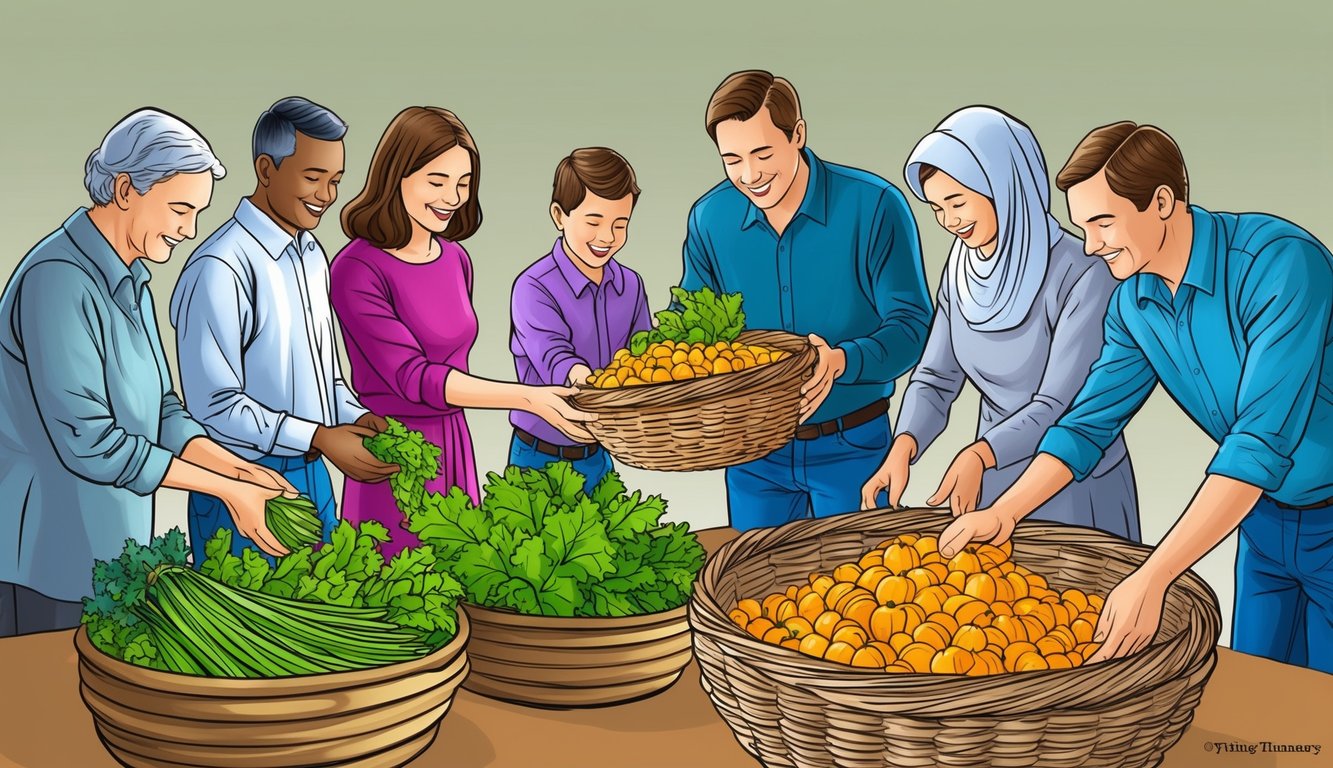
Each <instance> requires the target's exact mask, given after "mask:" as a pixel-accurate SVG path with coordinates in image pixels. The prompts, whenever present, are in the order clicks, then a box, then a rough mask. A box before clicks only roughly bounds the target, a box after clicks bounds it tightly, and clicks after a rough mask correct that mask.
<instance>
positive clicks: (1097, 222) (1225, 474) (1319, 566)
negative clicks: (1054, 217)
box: [940, 122, 1333, 672]
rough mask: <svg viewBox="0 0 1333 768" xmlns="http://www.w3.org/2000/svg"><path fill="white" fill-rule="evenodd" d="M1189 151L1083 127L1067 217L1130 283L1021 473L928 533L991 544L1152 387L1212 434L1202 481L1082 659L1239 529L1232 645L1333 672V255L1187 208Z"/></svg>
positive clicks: (1107, 650) (1067, 177) (1147, 612)
mask: <svg viewBox="0 0 1333 768" xmlns="http://www.w3.org/2000/svg"><path fill="white" fill-rule="evenodd" d="M1186 179H1187V174H1186V170H1185V162H1184V159H1183V158H1182V157H1181V154H1180V150H1179V148H1178V147H1177V146H1176V144H1175V142H1174V141H1172V140H1171V138H1170V137H1169V136H1167V135H1166V134H1165V133H1163V132H1162V131H1161V130H1159V129H1157V128H1154V127H1152V126H1138V125H1135V124H1134V123H1128V122H1126V123H1116V124H1114V125H1109V126H1105V127H1102V128H1098V129H1097V130H1095V131H1093V132H1092V133H1090V134H1088V136H1087V137H1086V138H1084V140H1083V142H1082V143H1081V144H1079V146H1078V148H1077V149H1075V150H1074V154H1073V156H1072V157H1071V158H1070V160H1069V162H1068V163H1067V164H1066V165H1065V168H1064V170H1062V171H1061V172H1060V175H1059V177H1058V178H1057V182H1056V184H1057V186H1059V188H1060V189H1061V190H1063V191H1065V192H1066V193H1067V195H1068V199H1069V214H1070V218H1071V219H1072V220H1073V221H1074V223H1076V224H1078V225H1079V226H1080V227H1082V228H1083V230H1084V232H1085V233H1086V249H1087V251H1088V253H1089V254H1093V255H1097V256H1101V257H1102V258H1103V259H1105V260H1106V263H1107V264H1108V265H1109V266H1110V268H1111V271H1112V273H1113V274H1114V275H1115V276H1116V277H1117V278H1119V279H1121V280H1123V281H1124V282H1123V283H1122V284H1121V285H1120V286H1119V287H1118V288H1117V289H1116V293H1115V294H1114V295H1113V296H1112V298H1111V303H1110V307H1109V308H1108V311H1107V317H1106V326H1105V339H1106V340H1105V344H1104V347H1103V349H1102V353H1101V358H1100V359H1099V360H1098V362H1097V364H1096V365H1095V366H1094V367H1093V369H1092V371H1091V373H1090V374H1089V377H1088V380H1087V383H1086V384H1085V385H1084V387H1083V389H1082V391H1081V392H1080V393H1079V395H1078V397H1077V399H1076V400H1075V401H1074V404H1073V405H1072V406H1071V407H1070V410H1069V412H1068V413H1067V414H1066V415H1065V416H1064V417H1063V418H1062V419H1061V420H1060V421H1059V422H1058V423H1057V424H1056V425H1055V426H1053V427H1051V428H1050V430H1048V431H1047V433H1046V437H1045V438H1044V439H1043V441H1042V443H1041V446H1040V448H1039V451H1041V454H1042V455H1039V456H1038V457H1037V460H1035V461H1033V463H1032V465H1031V466H1030V468H1029V469H1028V470H1027V472H1025V473H1024V475H1023V476H1022V477H1021V478H1020V479H1019V480H1018V481H1017V482H1015V483H1014V485H1013V487H1012V488H1010V489H1009V491H1008V492H1006V493H1005V494H1004V495H1003V496H1002V497H1001V498H1000V499H998V500H997V501H996V502H995V504H994V505H993V506H992V507H991V508H989V509H984V510H978V511H976V512H973V513H970V514H967V515H964V516H963V517H961V518H959V519H958V520H956V521H954V523H953V525H952V526H951V527H950V528H949V529H948V530H946V531H945V532H944V534H943V535H942V536H941V537H940V542H941V545H940V549H941V550H942V551H943V553H944V554H945V555H946V556H949V555H950V554H951V553H953V552H955V551H956V550H957V549H958V548H960V547H961V546H962V545H963V544H965V543H966V542H968V541H975V540H990V541H1002V540H1004V539H1006V538H1008V537H1009V535H1010V534H1011V533H1012V531H1013V526H1014V523H1015V522H1016V521H1017V520H1018V519H1020V518H1022V517H1023V516H1024V515H1026V514H1028V513H1029V512H1030V511H1031V510H1032V509H1034V508H1036V507H1037V506H1039V505H1040V504H1041V503H1042V502H1043V501H1045V500H1046V499H1047V498H1049V497H1050V496H1052V495H1053V494H1054V493H1056V492H1057V491H1059V489H1060V488H1062V487H1063V486H1064V485H1065V484H1066V483H1068V482H1069V481H1070V480H1071V478H1077V479H1080V480H1081V479H1082V478H1083V477H1085V476H1086V475H1087V474H1088V473H1089V471H1090V470H1091V469H1092V467H1093V466H1094V465H1095V464H1096V463H1097V461H1098V459H1100V457H1101V454H1102V451H1104V450H1105V449H1106V448H1107V446H1109V445H1110V444H1111V442H1112V441H1113V440H1115V438H1116V437H1117V436H1118V435H1119V434H1120V433H1121V431H1122V430H1123V429H1124V426H1125V424H1126V423H1127V422H1128V421H1129V419H1130V417H1132V416H1133V415H1134V413H1135V412H1136V411H1138V409H1139V408H1140V407H1141V406H1142V405H1143V403H1144V401H1145V400H1147V399H1148V395H1149V394H1150V393H1151V392H1152V390H1153V388H1154V387H1155V386H1156V385H1157V384H1158V383H1161V385H1162V386H1163V387H1164V388H1165V389H1166V391H1167V392H1168V393H1169V394H1170V395H1171V397H1172V398H1173V399H1174V400H1175V401H1176V402H1177V403H1178V404H1179V405H1180V406H1181V408H1183V409H1184V410H1185V412H1186V413H1188V414H1189V415H1190V417H1191V418H1192V419H1193V420H1194V422H1195V423H1196V424H1198V425H1199V426H1200V427H1201V428H1203V430H1204V431H1205V432H1207V433H1208V434H1209V436H1211V437H1212V438H1213V439H1214V440H1216V441H1217V442H1218V450H1217V453H1216V454H1215V455H1214V457H1213V460H1212V462H1211V463H1210V464H1209V466H1208V470H1207V476H1206V477H1205V479H1204V481H1203V484H1202V485H1201V486H1200V488H1199V490H1198V492H1197V493H1196V494H1195V496H1194V498H1193V499H1192V500H1191V502H1190V504H1189V506H1188V507H1187V508H1186V510H1185V512H1184V514H1183V515H1182V516H1181V518H1180V520H1179V521H1177V523H1176V525H1175V526H1174V527H1173V528H1172V530H1171V531H1170V533H1168V534H1167V536H1166V538H1164V539H1163V540H1162V541H1161V543H1160V544H1158V545H1157V547H1156V550H1155V551H1154V552H1153V554H1152V555H1151V556H1150V557H1149V558H1148V559H1147V561H1146V562H1145V563H1144V564H1143V565H1142V566H1141V567H1140V568H1139V569H1138V570H1137V571H1135V572H1134V573H1133V574H1131V575H1130V576H1128V577H1127V578H1126V579H1125V580H1124V581H1123V582H1122V583H1121V584H1120V585H1119V586H1118V587H1116V589H1115V590H1114V591H1112V593H1111V595H1110V598H1109V599H1108V600H1107V602H1106V607H1105V609H1104V611H1103V614H1102V620H1101V622H1100V623H1099V626H1098V628H1097V630H1096V633H1097V634H1096V636H1095V637H1094V640H1096V641H1098V642H1103V645H1102V647H1101V649H1100V650H1099V651H1098V652H1097V653H1096V654H1094V655H1093V656H1092V657H1091V658H1090V659H1089V661H1098V660H1101V659H1106V658H1114V657H1117V656H1123V655H1126V654H1129V653H1134V652H1136V651H1138V650H1139V649H1141V648H1142V647H1143V646H1145V645H1146V644H1147V643H1148V642H1149V641H1150V640H1151V639H1152V637H1153V635H1154V634H1155V633H1156V631H1157V627H1158V624H1159V622H1160V619H1161V613H1162V603H1163V599H1164V596H1165V592H1166V589H1167V588H1168V586H1169V585H1170V584H1171V583H1172V582H1173V581H1174V580H1175V579H1176V578H1177V577H1178V576H1180V574H1182V573H1183V572H1184V571H1185V570H1186V569H1188V568H1189V567H1191V566H1192V565H1194V563H1196V562H1197V561H1198V560H1199V559H1200V558H1201V557H1203V556H1204V555H1205V554H1207V553H1208V552H1209V551H1210V550H1212V549H1213V548H1214V547H1216V546H1217V545H1218V544H1219V543H1220V542H1221V541H1222V540H1223V539H1225V538H1226V537H1227V536H1228V535H1229V534H1230V533H1231V531H1232V530H1234V529H1235V528H1236V527H1237V525H1239V526H1240V531H1241V535H1240V542H1239V551H1238V554H1237V557H1236V599H1235V608H1234V612H1233V615H1232V622H1231V626H1232V641H1231V645H1232V648H1234V649H1235V650H1238V651H1242V652H1245V653H1251V654H1255V655H1259V656H1265V657H1268V658H1271V659H1275V660H1277V661H1282V662H1286V663H1289V664H1297V665H1301V666H1308V667H1312V668H1314V669H1319V670H1322V671H1324V672H1333V354H1330V345H1333V331H1331V329H1330V311H1333V255H1331V254H1330V253H1329V251H1328V249H1327V248H1325V247H1324V246H1323V245H1322V244H1320V243H1319V241H1318V240H1316V239H1315V238H1314V237H1313V236H1311V235H1310V234H1309V233H1308V232H1306V231H1304V230H1303V229H1301V228H1299V227H1297V226H1296V225H1294V224H1292V223H1290V222H1287V221H1284V220H1282V219H1279V218H1276V217H1274V216H1268V215H1264V214H1258V213H1242V214H1234V213H1211V212H1209V211H1206V210H1204V209H1202V208H1199V207H1198V206H1190V205H1188V202H1187V193H1188V186H1187V181H1186Z"/></svg>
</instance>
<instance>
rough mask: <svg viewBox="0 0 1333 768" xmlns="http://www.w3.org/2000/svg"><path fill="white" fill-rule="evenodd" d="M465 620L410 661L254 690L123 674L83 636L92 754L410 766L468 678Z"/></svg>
mask: <svg viewBox="0 0 1333 768" xmlns="http://www.w3.org/2000/svg"><path fill="white" fill-rule="evenodd" d="M467 642H468V620H467V616H465V615H464V614H463V612H462V611H461V610H460V611H459V612H458V635H457V636H456V637H455V638H454V639H453V640H451V641H450V642H449V643H448V644H447V645H445V646H444V647H443V648H441V649H440V650H438V651H436V652H435V653H432V654H430V655H429V656H423V657H422V658H420V659H414V660H412V661H406V662H403V663H401V664H392V665H389V666H385V667H377V668H374V669H366V670H358V671H355V672H335V673H331V674H325V675H302V676H297V677H282V678H273V679H264V680H240V679H231V678H209V677H196V676H193V675H180V674H174V673H170V672H161V671H158V670H152V669H144V668H142V667H136V666H133V665H131V664H127V663H125V662H123V661H121V660H119V659H116V658H112V657H111V656H109V655H107V654H105V653H103V652H102V651H101V650H99V649H98V648H97V647H96V646H95V645H93V643H92V641H91V640H90V639H89V638H88V628H87V627H82V628H80V629H79V631H78V633H77V634H75V636H74V644H75V647H76V648H77V649H78V653H79V681H80V686H79V691H80V693H81V695H82V697H83V701H84V703H85V704H86V705H87V706H88V710H89V711H90V712H91V713H92V716H93V724H94V725H95V726H96V728H97V735H98V736H99V737H100V738H101V741H102V745H103V746H105V747H106V749H107V751H108V752H110V753H111V755H112V756H113V757H115V758H116V760H117V761H118V762H120V763H121V764H122V765H127V766H132V767H133V768H148V767H150V766H151V767H153V768H176V767H177V766H196V767H198V766H212V767H213V768H304V767H306V766H335V765H336V766H367V767H369V766H376V767H377V768H387V767H389V766H401V765H406V764H408V763H409V762H411V761H412V760H413V759H414V758H416V757H417V756H418V755H420V754H421V753H422V752H424V751H425V750H426V748H427V747H429V746H430V744H431V742H432V741H433V740H434V739H435V733H436V731H437V730H438V729H439V725H440V720H441V718H443V717H444V715H445V713H447V712H448V711H449V707H450V704H452V702H453V699H454V693H455V692H456V691H457V689H458V686H459V684H460V683H461V682H462V681H463V678H465V677H466V676H467V673H468V657H467V653H466V652H465V650H464V648H465V646H466V645H467Z"/></svg>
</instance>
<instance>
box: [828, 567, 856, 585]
mask: <svg viewBox="0 0 1333 768" xmlns="http://www.w3.org/2000/svg"><path fill="white" fill-rule="evenodd" d="M860 577H861V566H859V565H855V564H853V563H843V564H842V565H840V566H838V567H837V568H834V569H833V580H834V581H845V582H847V583H849V584H855V583H856V580H857V579H859V578H860Z"/></svg>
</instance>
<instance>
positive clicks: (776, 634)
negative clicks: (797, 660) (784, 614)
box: [760, 627, 792, 645]
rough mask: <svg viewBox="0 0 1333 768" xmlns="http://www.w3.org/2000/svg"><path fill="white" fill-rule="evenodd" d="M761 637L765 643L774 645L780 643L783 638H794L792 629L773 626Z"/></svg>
mask: <svg viewBox="0 0 1333 768" xmlns="http://www.w3.org/2000/svg"><path fill="white" fill-rule="evenodd" d="M760 639H761V640H763V641H764V642H765V643H772V644H774V645H778V644H779V643H781V642H782V641H783V640H791V639H792V636H791V630H789V629H786V628H784V627H773V628H772V629H770V630H768V631H767V632H765V633H764V636H763V637H762V638H760Z"/></svg>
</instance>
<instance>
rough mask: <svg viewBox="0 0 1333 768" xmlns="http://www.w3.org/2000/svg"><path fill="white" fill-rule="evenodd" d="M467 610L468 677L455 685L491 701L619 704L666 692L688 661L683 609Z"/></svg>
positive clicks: (552, 705)
mask: <svg viewBox="0 0 1333 768" xmlns="http://www.w3.org/2000/svg"><path fill="white" fill-rule="evenodd" d="M467 610H468V615H470V616H471V617H472V640H471V642H470V643H469V645H468V657H469V658H470V659H471V660H472V674H471V675H469V676H468V679H467V681H466V682H464V683H463V687H464V688H467V689H468V690H469V691H472V692H473V693H479V694H481V695H483V696H489V697H491V698H493V699H500V700H502V701H508V702H513V703H516V704H525V705H528V706H536V707H549V708H560V709H564V708H573V707H597V706H606V705H608V704H623V703H625V702H628V701H635V700H637V699H643V698H647V697H648V696H652V695H654V694H656V693H660V692H661V691H664V690H666V689H667V688H669V687H670V686H671V684H672V683H674V682H676V679H677V678H679V677H680V674H681V672H682V670H684V669H685V667H686V666H687V665H688V664H689V663H690V655H691V654H690V625H689V622H688V620H687V619H686V618H685V607H684V606H681V607H680V608H676V609H674V610H670V611H663V612H662V613H653V614H648V615H645V616H626V617H619V618H562V617H555V616H525V615H522V614H518V613H513V612H510V611H497V610H492V609H490V608H482V607H479V606H475V605H469V606H468V609H467Z"/></svg>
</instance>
